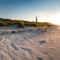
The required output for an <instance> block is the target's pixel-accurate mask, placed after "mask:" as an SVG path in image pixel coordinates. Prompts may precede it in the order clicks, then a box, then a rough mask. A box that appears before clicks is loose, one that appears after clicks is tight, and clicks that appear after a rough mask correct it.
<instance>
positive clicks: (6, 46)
mask: <svg viewBox="0 0 60 60" xmlns="http://www.w3.org/2000/svg"><path fill="white" fill-rule="evenodd" d="M59 28H60V27H49V28H48V29H47V32H43V31H40V30H36V29H34V28H33V29H32V28H31V29H32V30H30V31H29V30H28V29H26V30H25V32H20V33H14V34H13V33H11V34H10V33H9V34H0V60H60V29H59Z"/></svg>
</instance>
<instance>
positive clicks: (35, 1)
mask: <svg viewBox="0 0 60 60" xmlns="http://www.w3.org/2000/svg"><path fill="white" fill-rule="evenodd" d="M59 14H60V0H0V17H2V18H10V19H18V20H28V21H35V17H36V16H37V17H38V21H41V22H42V21H48V22H51V21H52V19H53V22H54V19H55V18H54V17H56V16H58V15H59ZM56 19H57V17H56Z"/></svg>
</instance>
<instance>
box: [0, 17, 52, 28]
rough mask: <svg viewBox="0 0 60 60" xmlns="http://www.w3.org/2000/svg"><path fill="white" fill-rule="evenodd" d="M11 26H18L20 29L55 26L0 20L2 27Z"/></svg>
mask: <svg viewBox="0 0 60 60" xmlns="http://www.w3.org/2000/svg"><path fill="white" fill-rule="evenodd" d="M10 25H17V27H19V28H24V27H25V26H28V27H31V26H33V27H38V26H53V24H51V23H49V22H29V21H23V20H11V19H3V18H0V26H10Z"/></svg>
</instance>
